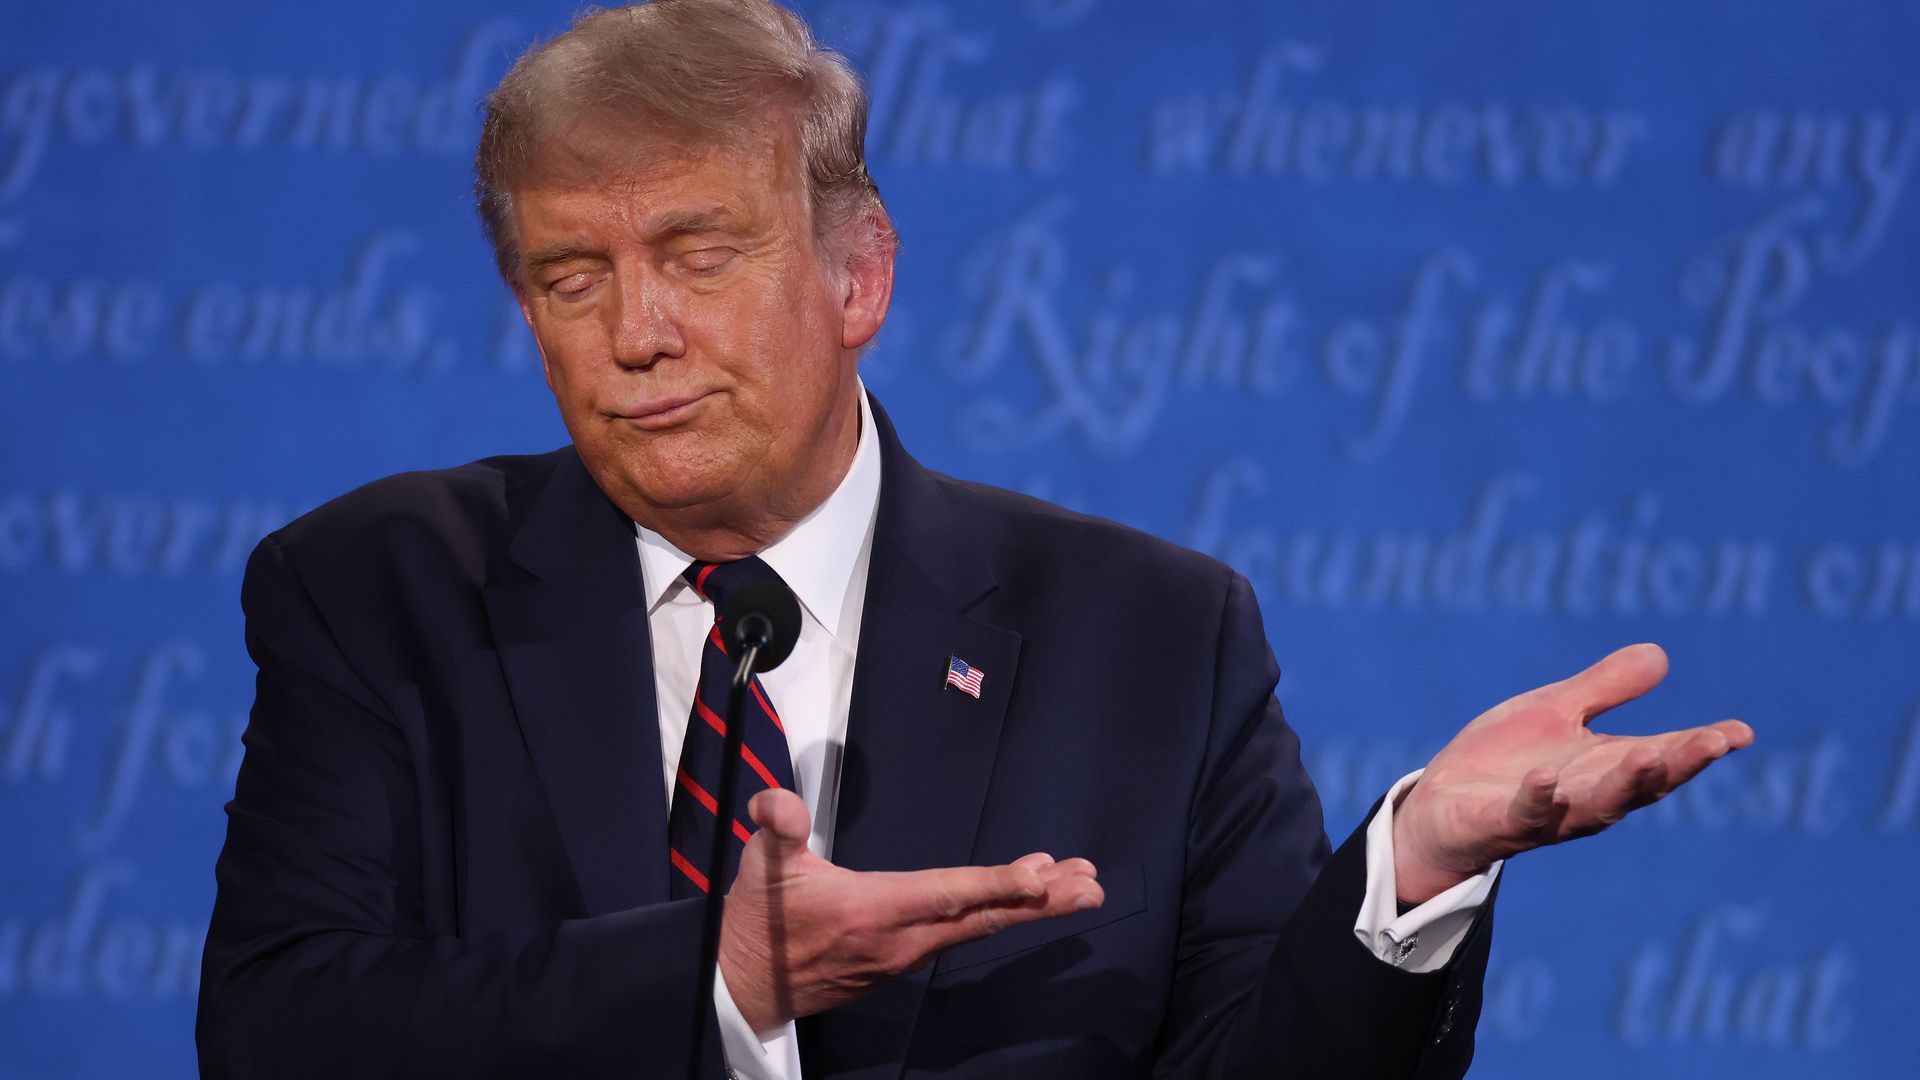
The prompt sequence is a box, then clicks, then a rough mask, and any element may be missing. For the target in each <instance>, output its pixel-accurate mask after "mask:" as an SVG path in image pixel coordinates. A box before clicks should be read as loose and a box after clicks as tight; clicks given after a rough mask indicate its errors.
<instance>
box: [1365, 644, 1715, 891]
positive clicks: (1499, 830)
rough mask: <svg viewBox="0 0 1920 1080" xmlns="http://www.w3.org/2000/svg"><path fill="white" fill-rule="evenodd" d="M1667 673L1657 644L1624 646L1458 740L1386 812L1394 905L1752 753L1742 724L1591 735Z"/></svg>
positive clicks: (1584, 832)
mask: <svg viewBox="0 0 1920 1080" xmlns="http://www.w3.org/2000/svg"><path fill="white" fill-rule="evenodd" d="M1666 674H1667V654H1666V653H1665V652H1664V651H1662V650H1661V648H1660V647H1659V646H1658V645H1629V646H1628V647H1626V648H1624V649H1621V650H1619V651H1618V652H1615V653H1613V654H1612V655H1610V656H1608V657H1607V658H1606V659H1604V660H1602V661H1600V662H1599V663H1597V664H1595V665H1593V666H1592V667H1590V668H1588V669H1587V670H1585V671H1583V672H1581V673H1580V674H1578V675H1575V676H1574V677H1572V678H1571V679H1566V680H1563V681H1561V682H1557V683H1553V684H1551V685H1548V686H1543V687H1540V688H1539V689H1537V690H1531V691H1528V692H1527V693H1524V694H1521V695H1520V696H1518V697H1515V698H1509V699H1508V700H1506V701H1503V702H1501V703H1500V704H1499V705H1496V706H1494V707H1493V708H1491V709H1489V710H1487V711H1486V712H1484V713H1482V714H1481V715H1480V716H1479V717H1477V718H1476V719H1475V720H1474V721H1473V722H1472V723H1471V724H1468V725H1467V726H1466V727H1465V728H1463V729H1461V731H1460V733H1459V734H1458V735H1455V736H1454V737H1453V741H1452V742H1450V743H1448V744H1447V745H1446V747H1445V748H1444V749H1442V750H1441V751H1440V753H1439V754H1438V755H1436V756H1435V757H1434V759H1433V761H1432V763H1431V764H1429V765H1428V766H1427V769H1426V772H1425V773H1423V774H1422V775H1421V777H1420V779H1419V781H1417V782H1416V783H1415V784H1414V786H1413V788H1412V790H1411V791H1409V792H1408V793H1407V794H1406V796H1405V798H1404V799H1403V800H1402V801H1401V803H1400V805H1399V806H1398V807H1396V808H1395V809H1394V811H1393V855H1394V875H1395V886H1396V888H1397V890H1398V892H1399V898H1400V900H1401V901H1402V902H1404V903H1424V902H1425V901H1427V900H1430V899H1432V898H1433V897H1435V896H1437V895H1439V894H1440V893H1441V892H1444V891H1445V890H1447V889H1448V888H1451V887H1452V886H1454V885H1456V884H1458V883H1460V882H1462V881H1465V880H1467V879H1468V878H1470V877H1472V876H1474V875H1475V874H1479V873H1482V872H1484V871H1485V870H1486V869H1487V868H1488V867H1489V866H1491V865H1492V864H1493V863H1494V862H1495V861H1497V860H1500V859H1504V858H1506V857H1508V856H1510V855H1516V854H1518V853H1520V852H1522V851H1527V850H1529V849H1531V848H1536V847H1541V846H1544V845H1546V844H1557V843H1559V842H1560V841H1562V840H1571V839H1574V838H1576V837H1581V836H1590V835H1592V834H1594V833H1597V832H1599V831H1600V830H1602V829H1605V828H1606V827H1608V826H1609V825H1612V824H1613V823H1614V822H1616V821H1619V820H1620V819H1621V818H1623V817H1625V816H1627V814H1628V813H1629V812H1630V811H1633V810H1636V809H1638V808H1639V807H1642V806H1645V805H1647V804H1648V803H1651V802H1653V801H1654V800H1656V799H1658V798H1660V797H1661V796H1663V795H1665V794H1666V793H1667V792H1669V791H1672V790H1673V789H1674V788H1676V787H1679V786H1680V785H1681V784H1684V783H1686V782H1687V781H1688V780H1689V779H1691V778H1692V777H1693V775H1694V774H1695V773H1698V772H1699V771H1700V770H1701V769H1704V768H1706V767H1707V766H1708V765H1709V764H1711V763H1712V762H1713V761H1714V760H1715V759H1717V758H1720V757H1723V756H1725V755H1726V754H1727V753H1728V752H1729V751H1732V750H1738V749H1741V748H1742V747H1745V746H1747V745H1748V744H1749V743H1751V742H1753V729H1751V728H1749V727H1748V726H1747V725H1745V724H1743V723H1741V722H1740V721H1738V720H1722V721H1720V722H1718V723H1715V724H1708V725H1706V726H1705V727H1697V728H1688V729H1685V730H1682V731H1669V732H1666V733H1664V734H1660V735H1647V736H1643V737H1630V736H1624V735H1603V734H1600V733H1598V732H1595V731H1593V730H1591V729H1589V728H1588V727H1587V724H1588V722H1589V721H1591V720H1592V719H1593V718H1594V717H1596V716H1598V715H1600V714H1601V713H1603V712H1606V711H1607V710H1608V709H1611V708H1613V707H1614V706H1615V705H1619V704H1621V703H1622V702H1627V701H1632V700H1633V699H1634V698H1637V697H1639V696H1640V695H1641V694H1644V693H1646V692H1647V691H1648V690H1651V689H1653V688H1654V686H1656V685H1658V684H1659V682H1660V680H1661V679H1663V678H1665V677H1666Z"/></svg>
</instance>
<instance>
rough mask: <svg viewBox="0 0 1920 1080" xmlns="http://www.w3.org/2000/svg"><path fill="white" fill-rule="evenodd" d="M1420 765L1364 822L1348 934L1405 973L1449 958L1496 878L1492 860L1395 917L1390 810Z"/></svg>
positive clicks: (1434, 967)
mask: <svg viewBox="0 0 1920 1080" xmlns="http://www.w3.org/2000/svg"><path fill="white" fill-rule="evenodd" d="M1425 771H1426V770H1425V769H1415V770H1414V771H1413V772H1410V773H1408V774H1407V775H1405V776H1403V777H1401V778H1400V782H1399V783H1397V784H1395V785H1393V789H1392V790H1390V791H1388V792H1387V797H1386V799H1385V800H1383V801H1382V802H1381V803H1380V812H1379V813H1377V814H1375V815H1373V820H1372V821H1371V822H1369V823H1368V824H1367V891H1366V895H1365V896H1364V897H1363V898H1362V899H1361V901H1360V917H1359V918H1358V919H1355V920H1354V923H1353V933H1354V936H1355V937H1357V938H1359V939H1360V944H1362V945H1365V946H1366V947H1367V949H1368V950H1369V951H1371V952H1372V953H1373V955H1375V956H1377V957H1379V958H1380V959H1381V960H1383V961H1385V962H1387V963H1389V964H1392V965H1393V966H1394V967H1397V968H1401V969H1403V970H1405V971H1414V972H1427V971H1437V970H1439V969H1440V968H1443V967H1445V966H1446V965H1447V961H1449V960H1452V959H1453V953H1454V950H1455V949H1457V948H1459V946H1460V942H1461V941H1462V940H1464V939H1465V938H1466V936H1467V930H1468V929H1469V928H1470V927H1472V926H1473V919H1474V916H1475V915H1477V914H1479V912H1480V907H1481V905H1483V904H1485V903H1486V902H1487V896H1488V895H1489V894H1491V893H1492V892H1493V883H1494V880H1495V879H1496V878H1498V877H1499V876H1500V867H1501V866H1502V865H1503V864H1504V860H1503V861H1502V862H1496V863H1494V864H1493V865H1492V866H1490V867H1488V868H1487V870H1486V872H1485V873H1482V874H1475V875H1474V876H1473V877H1470V878H1468V879H1467V880H1465V881H1463V882H1461V883H1460V884H1458V885H1455V886H1454V887H1453V888H1451V889H1448V890H1447V891H1446V892H1443V893H1441V894H1440V895H1438V896H1436V897H1434V898H1433V899H1431V900H1428V901H1427V902H1426V903H1424V904H1421V905H1420V906H1419V907H1417V908H1414V909H1413V910H1412V911H1409V912H1407V913H1406V914H1405V915H1401V914H1400V913H1399V911H1400V904H1399V895H1398V883H1397V882H1395V880H1394V871H1393V808H1394V806H1395V805H1396V804H1397V803H1398V802H1399V801H1400V797H1401V796H1403V795H1405V794H1406V793H1407V789H1408V788H1411V787H1412V786H1413V782H1414V781H1415V780H1418V779H1420V774H1421V773H1423V772H1425Z"/></svg>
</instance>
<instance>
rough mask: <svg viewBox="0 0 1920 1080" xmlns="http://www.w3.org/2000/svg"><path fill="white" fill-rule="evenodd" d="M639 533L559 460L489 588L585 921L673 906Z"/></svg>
mask: <svg viewBox="0 0 1920 1080" xmlns="http://www.w3.org/2000/svg"><path fill="white" fill-rule="evenodd" d="M633 535H634V534H633V526H632V522H630V521H629V520H628V519H627V517H626V515H624V514H622V513H621V512H620V511H619V509H618V508H616V507H615V506H614V505H613V504H612V503H611V502H610V501H608V499H607V498H606V496H605V495H604V494H602V493H601V491H600V489H599V488H598V487H597V486H595V485H594V483H593V479H592V477H591V476H589V475H588V473H587V471H586V467H585V466H584V465H582V464H581V462H580V459H579V457H578V455H577V454H574V453H565V454H563V455H561V460H560V464H559V465H558V466H557V467H556V468H555V469H554V471H553V473H552V475H551V476H550V477H549V479H548V480H547V483H546V484H545V486H544V487H543V488H541V489H540V490H539V492H538V493H537V494H535V495H533V496H532V502H531V505H530V506H529V507H528V510H527V513H526V516H525V518H524V520H523V521H522V523H521V526H520V528H519V531H518V532H516V533H515V534H514V537H513V540H512V541H511V543H510V545H509V547H508V556H509V557H510V558H511V560H512V562H513V563H514V565H515V567H517V569H514V568H505V569H503V571H502V572H501V573H500V574H499V575H498V577H497V579H496V580H495V581H493V582H492V583H490V584H489V585H488V586H487V589H486V607H487V618H488V621H489V623H490V624H491V626H492V630H493V637H494V642H495V644H496V646H497V647H498V649H499V654H500V663H501V667H502V668H503V669H504V671H505V674H506V679H507V685H508V688H509V690H510V692H511V694H512V696H513V704H514V713H515V715H516V716H517V717H518V719H519V722H520V730H521V733H522V735H523V737H524V738H525V739H526V743H527V749H528V752H529V754H530V755H531V756H532V758H533V764H534V768H535V770H536V771H537V773H538V774H539V776H540V781H541V784H542V786H543V787H544V788H545V789H546V793H547V798H548V800H549V802H550V804H551V806H552V808H553V813H554V817H555V820H556V823H557V825H558V827H559V832H560V836H561V838H562V842H563V844H564V845H565V847H566V851H567V857H568V860H569V862H570V863H571V864H572V866H573V869H574V874H575V877H576V878H577V880H578V882H579V884H580V890H581V893H582V899H583V900H584V902H585V904H586V908H587V913H588V914H604V913H607V912H611V911H618V910H621V909H624V908H629V907H635V906H638V905H640V904H645V903H653V902H658V901H662V900H665V899H666V898H667V860H666V858H665V856H664V853H665V851H666V843H667V840H666V807H665V806H664V805H663V799H662V797H661V791H660V770H661V766H660V738H659V726H658V725H659V718H658V716H657V708H658V707H657V705H656V704H655V701H654V689H653V651H652V641H651V639H650V637H649V635H648V631H647V610H646V600H645V593H644V591H643V589H642V587H641V582H640V560H639V557H638V554H637V553H636V551H635V548H634V539H633Z"/></svg>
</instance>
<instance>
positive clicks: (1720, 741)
mask: <svg viewBox="0 0 1920 1080" xmlns="http://www.w3.org/2000/svg"><path fill="white" fill-rule="evenodd" d="M1654 740H1655V741H1656V742H1658V743H1660V744H1661V752H1662V755H1663V756H1664V757H1665V758H1666V761H1667V763H1668V766H1669V770H1670V772H1671V776H1670V778H1669V779H1670V782H1671V784H1672V786H1673V787H1679V786H1680V785H1681V784H1684V783H1686V782H1687V781H1688V780H1691V779H1693V777H1694V776H1695V775H1697V774H1698V773H1699V772H1700V770H1701V769H1704V768H1706V767H1707V766H1708V765H1711V764H1713V763H1714V762H1715V761H1718V760H1719V759H1721V758H1723V757H1725V756H1727V755H1728V754H1730V753H1732V752H1733V751H1735V750H1738V749H1743V748H1745V747H1747V746H1750V745H1752V744H1753V729H1752V728H1750V727H1748V726H1747V725H1745V724H1743V723H1741V722H1740V721H1738V720H1722V721H1720V722H1719V723H1717V724H1708V725H1707V726H1705V727H1697V728H1692V729H1689V730H1687V731H1673V732H1668V733H1667V734H1665V735H1657V736H1654Z"/></svg>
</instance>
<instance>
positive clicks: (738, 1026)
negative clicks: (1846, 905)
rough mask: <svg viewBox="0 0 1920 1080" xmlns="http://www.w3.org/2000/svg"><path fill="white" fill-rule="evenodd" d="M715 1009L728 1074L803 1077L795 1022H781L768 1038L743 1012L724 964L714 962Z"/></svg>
mask: <svg viewBox="0 0 1920 1080" xmlns="http://www.w3.org/2000/svg"><path fill="white" fill-rule="evenodd" d="M713 1011H714V1013H715V1014H716V1015H717V1016H718V1017H719V1019H720V1047H721V1049H722V1050H723V1051H724V1052H725V1053H726V1055H727V1075H728V1076H730V1077H733V1078H734V1080H800V1041H799V1039H797V1038H796V1037H795V1035H796V1033H795V1031H794V1027H793V1022H792V1021H791V1020H789V1021H788V1022H786V1023H784V1024H782V1025H780V1028H779V1030H777V1031H775V1032H774V1033H773V1034H772V1035H770V1036H768V1037H767V1038H764V1039H763V1038H761V1037H760V1034H759V1032H756V1031H754V1030H753V1027H752V1025H750V1024H748V1023H747V1018H746V1017H744V1016H742V1015H740V1007H739V1006H738V1005H735V1004H734V1003H733V994H732V993H730V992H728V990H727V977H726V975H724V974H722V973H721V971H720V965H719V964H715V965H714V966H713Z"/></svg>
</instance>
